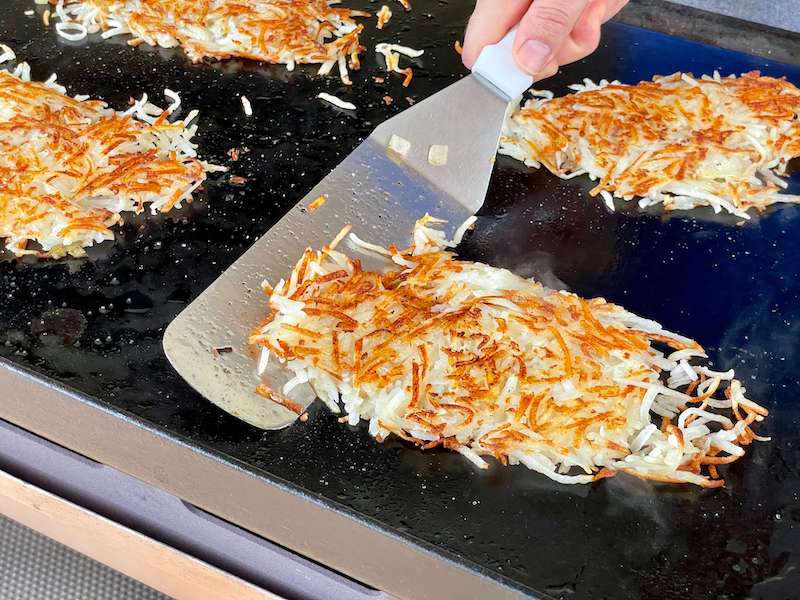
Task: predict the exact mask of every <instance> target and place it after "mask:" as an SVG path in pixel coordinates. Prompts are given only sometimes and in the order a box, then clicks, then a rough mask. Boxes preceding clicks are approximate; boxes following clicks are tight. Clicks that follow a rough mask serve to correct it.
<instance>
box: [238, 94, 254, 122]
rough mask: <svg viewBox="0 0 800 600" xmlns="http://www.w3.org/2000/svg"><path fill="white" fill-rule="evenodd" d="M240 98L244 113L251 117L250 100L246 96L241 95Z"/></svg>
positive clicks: (251, 107)
mask: <svg viewBox="0 0 800 600" xmlns="http://www.w3.org/2000/svg"><path fill="white" fill-rule="evenodd" d="M241 100H242V108H244V114H245V115H247V116H248V117H252V116H253V106H252V105H251V104H250V100H249V99H248V98H247V96H242V97H241Z"/></svg>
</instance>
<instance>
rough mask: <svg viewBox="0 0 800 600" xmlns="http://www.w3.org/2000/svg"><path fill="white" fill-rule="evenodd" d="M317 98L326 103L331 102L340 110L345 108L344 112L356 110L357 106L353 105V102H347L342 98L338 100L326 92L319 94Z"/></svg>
mask: <svg viewBox="0 0 800 600" xmlns="http://www.w3.org/2000/svg"><path fill="white" fill-rule="evenodd" d="M317 98H319V99H320V100H324V101H325V102H329V103H330V104H333V105H334V106H338V107H339V108H343V109H344V110H356V105H355V104H353V103H352V102H347V101H345V100H342V99H341V98H337V97H336V96H333V95H331V94H327V93H325V92H322V93H320V94H317Z"/></svg>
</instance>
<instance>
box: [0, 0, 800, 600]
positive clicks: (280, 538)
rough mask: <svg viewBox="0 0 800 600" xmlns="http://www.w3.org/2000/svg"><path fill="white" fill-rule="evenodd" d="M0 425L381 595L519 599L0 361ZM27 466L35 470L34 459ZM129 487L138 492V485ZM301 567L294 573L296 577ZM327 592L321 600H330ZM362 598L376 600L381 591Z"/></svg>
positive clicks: (638, 18)
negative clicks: (141, 484) (76, 455)
mask: <svg viewBox="0 0 800 600" xmlns="http://www.w3.org/2000/svg"><path fill="white" fill-rule="evenodd" d="M618 19H619V20H620V21H622V22H625V23H628V24H632V25H638V26H643V27H647V28H650V29H655V30H659V31H662V32H664V33H669V34H673V35H677V36H680V37H685V38H689V39H694V40H696V41H700V42H705V43H709V44H713V45H716V46H719V47H723V48H727V49H730V50H738V51H741V52H747V53H749V54H755V55H760V56H765V57H769V58H770V59H773V60H779V61H783V62H788V63H800V44H798V36H797V35H796V34H793V33H790V32H786V31H782V30H778V29H772V28H769V27H764V26H760V25H756V24H753V23H747V22H743V21H739V20H737V19H732V18H728V17H722V16H719V15H713V14H711V13H706V12H705V11H699V10H695V9H690V8H686V7H682V6H678V5H675V4H671V3H668V2H662V1H660V0H633V2H632V3H631V5H629V7H628V8H627V9H626V10H625V11H624V12H623V13H622V15H620V17H619V18H618ZM0 418H2V419H4V420H6V421H8V422H10V423H13V424H14V425H16V426H18V427H19V428H22V429H24V430H27V431H29V432H33V433H34V434H36V435H38V436H41V437H43V438H46V439H47V440H50V441H52V442H54V443H55V444H58V445H60V446H63V447H65V448H67V449H69V450H72V451H73V452H76V453H79V454H81V455H83V456H85V457H88V458H90V459H92V460H94V461H97V462H100V463H103V464H105V465H109V466H111V467H113V468H115V469H118V470H119V471H122V472H123V473H126V474H128V475H130V476H133V477H135V478H136V479H139V480H141V481H143V482H145V483H147V484H150V485H152V486H154V487H156V488H159V489H161V490H163V491H164V492H167V493H169V494H172V495H174V496H176V497H178V498H180V499H182V500H184V501H185V502H187V503H189V504H191V505H194V506H196V507H198V508H200V509H202V510H204V511H207V512H208V513H211V514H212V515H215V516H216V517H218V518H219V519H223V520H225V521H228V522H230V523H232V524H235V525H238V526H240V527H242V528H244V529H246V530H248V531H250V532H253V533H255V534H257V535H260V536H263V537H264V538H266V539H268V540H271V541H272V542H275V543H277V544H280V545H281V546H284V547H286V548H289V549H291V550H293V551H294V552H297V553H299V554H301V555H303V556H305V557H308V558H310V559H312V560H314V561H317V562H319V563H322V564H323V565H326V566H328V567H329V568H331V569H334V570H336V571H339V572H341V573H344V574H346V575H348V576H350V577H352V578H353V579H356V580H358V581H362V582H364V583H365V584H367V585H369V586H372V587H374V588H376V589H378V590H383V591H385V592H388V593H390V594H396V595H398V596H403V597H420V598H421V597H428V598H433V597H459V598H487V597H492V598H516V597H520V596H521V595H522V594H523V592H521V591H520V590H515V589H512V588H510V587H507V586H505V585H504V584H503V583H501V582H499V581H498V580H496V579H493V578H490V577H488V576H486V575H484V574H482V573H479V572H477V571H475V570H471V569H468V568H466V567H465V566H462V565H459V564H457V563H455V562H453V561H450V560H448V559H446V558H445V557H443V556H440V555H438V554H434V553H432V552H430V551H428V550H427V549H425V548H423V547H421V546H418V545H415V544H413V543H411V542H409V541H408V540H406V539H403V538H400V537H399V536H395V535H392V534H390V533H387V532H385V531H382V530H380V529H378V528H377V527H375V526H373V525H372V524H371V523H369V522H368V521H366V520H359V519H356V518H354V517H351V516H349V515H346V514H344V513H341V512H336V511H334V510H331V509H330V508H328V507H327V506H325V505H324V504H323V503H322V502H321V501H319V500H317V499H315V498H313V497H310V496H307V495H304V494H302V493H299V492H297V491H295V490H293V489H290V488H289V487H284V486H281V485H279V484H277V483H274V482H267V481H265V480H263V479H260V478H258V477H257V476H256V475H254V474H252V473H250V472H248V471H246V470H244V469H242V468H240V466H238V465H237V464H236V463H235V462H226V461H223V460H222V459H220V458H218V457H216V456H213V455H211V454H208V453H206V452H203V451H202V450H200V449H198V448H196V447H193V446H191V445H189V444H186V443H184V442H183V441H182V440H180V439H178V438H176V437H171V436H169V435H167V434H166V433H164V432H163V431H160V430H158V429H157V428H153V427H150V426H148V425H146V424H144V423H142V422H141V421H139V420H137V419H135V418H133V417H129V416H126V415H124V414H122V413H120V412H114V411H111V410H109V409H107V408H106V407H104V406H102V405H100V404H98V403H97V402H95V401H94V400H92V399H91V398H90V397H88V396H85V395H82V394H80V393H77V392H75V391H72V390H70V389H68V388H66V387H64V386H61V385H58V384H56V383H53V382H52V381H49V380H47V379H46V378H44V377H42V376H41V375H39V374H36V373H34V372H33V371H30V370H27V369H24V368H21V367H19V366H17V365H14V364H13V363H11V362H9V361H6V360H4V359H2V358H0ZM13 431H14V429H8V428H7V426H5V425H3V424H2V422H0V437H3V438H4V439H6V440H8V437H9V436H12V437H13V436H14V435H17V436H18V435H19V433H18V432H17V433H13ZM22 439H23V438H19V440H20V443H22V442H21V440H22ZM12 454H13V452H12V451H11V449H10V448H5V453H3V448H2V445H1V444H0V459H2V458H3V456H5V457H6V460H8V458H9V457H10V456H11V455H12ZM27 456H28V457H30V458H28V460H33V461H35V460H37V459H36V458H35V457H36V456H37V454H36V453H29V454H28V455H27ZM20 460H21V459H20V458H19V457H18V458H17V462H20ZM18 466H19V465H18ZM129 484H130V485H132V486H134V487H135V482H130V483H129ZM131 489H132V488H131ZM223 525H225V524H224V523H223ZM273 548H274V546H273ZM270 551H272V550H270ZM284 558H286V557H284ZM299 561H300V562H297V561H295V563H294V565H295V567H296V568H303V565H302V564H300V563H302V559H299ZM289 564H292V562H291V561H290V560H289V561H284V562H280V561H276V562H275V563H274V567H275V569H276V570H278V571H280V570H283V569H282V565H283V566H284V567H285V566H286V565H289ZM306 565H307V566H309V568H311V569H314V568H317V567H315V566H314V565H313V564H312V563H306ZM286 576H287V577H289V576H290V575H288V574H287V575H286ZM338 585H340V586H341V585H342V584H341V583H339V584H338ZM334 587H335V586H334ZM334 587H332V588H330V589H329V590H327V591H328V592H330V594H326V595H331V594H333V595H335V594H336V592H335V590H334ZM337 589H338V588H337ZM342 589H344V588H342ZM362 589H363V590H366V588H362ZM308 591H309V592H311V591H312V590H311V589H309V590H308ZM340 591H341V590H340ZM349 591H350V592H352V595H351V596H349V597H362V594H360V593H359V591H358V586H354V587H353V588H351V589H350V590H349ZM366 595H368V596H370V597H385V595H383V594H381V593H380V592H374V593H372V592H369V593H367V594H366Z"/></svg>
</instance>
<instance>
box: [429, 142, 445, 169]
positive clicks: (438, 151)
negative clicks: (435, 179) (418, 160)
mask: <svg viewBox="0 0 800 600" xmlns="http://www.w3.org/2000/svg"><path fill="white" fill-rule="evenodd" d="M448 151H449V147H448V146H444V145H441V144H432V145H431V147H430V148H429V149H428V162H429V163H430V164H431V165H433V166H434V167H443V166H445V165H446V164H447V154H448Z"/></svg>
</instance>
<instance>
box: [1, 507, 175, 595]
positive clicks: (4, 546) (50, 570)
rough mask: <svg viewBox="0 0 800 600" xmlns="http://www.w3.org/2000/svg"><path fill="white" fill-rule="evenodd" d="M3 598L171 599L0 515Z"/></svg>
mask: <svg viewBox="0 0 800 600" xmlns="http://www.w3.org/2000/svg"><path fill="white" fill-rule="evenodd" d="M0 598H2V599H3V600H169V598H168V597H167V596H164V595H163V594H159V593H158V592H156V591H154V590H152V589H150V588H149V587H146V586H144V585H142V584H141V583H139V582H138V581H135V580H133V579H131V578H130V577H126V576H125V575H123V574H122V573H118V572H116V571H113V570H111V569H109V568H108V567H105V566H103V565H101V564H100V563H98V562H96V561H94V560H92V559H91V558H87V557H86V556H84V555H82V554H79V553H77V552H75V551H74V550H71V549H69V548H67V547H66V546H63V545H61V544H59V543H57V542H54V541H53V540H51V539H49V538H46V537H45V536H43V535H41V534H39V533H36V532H35V531H33V530H32V529H28V528H27V527H24V526H23V525H20V524H19V523H17V522H15V521H11V520H9V519H6V518H5V517H2V516H0Z"/></svg>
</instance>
